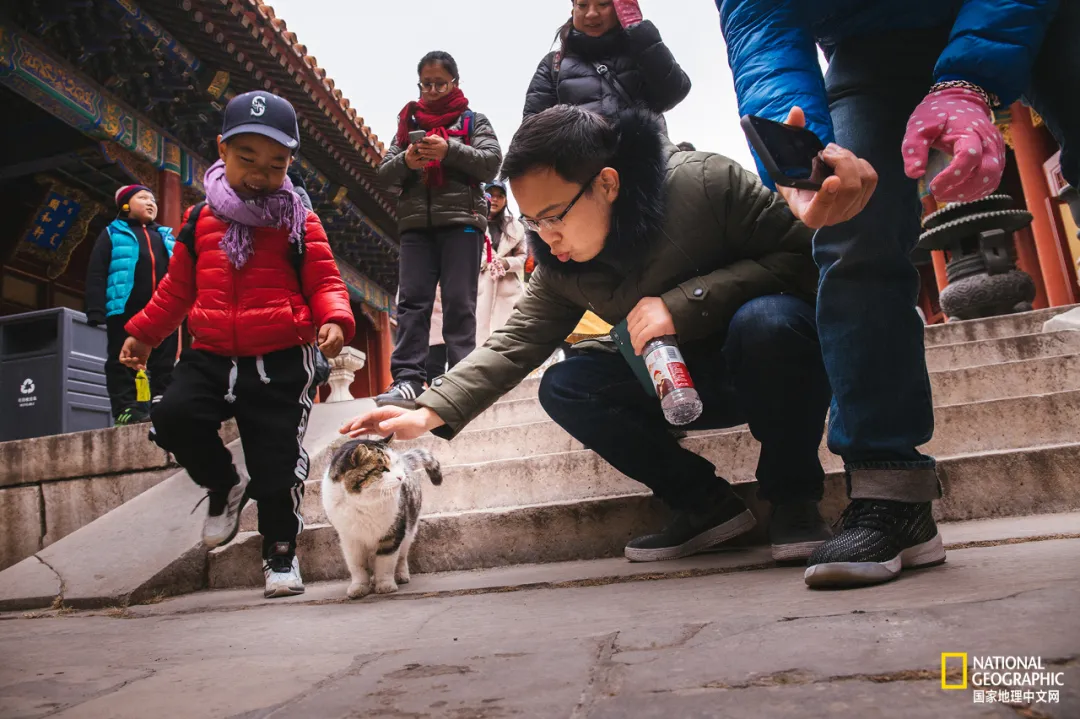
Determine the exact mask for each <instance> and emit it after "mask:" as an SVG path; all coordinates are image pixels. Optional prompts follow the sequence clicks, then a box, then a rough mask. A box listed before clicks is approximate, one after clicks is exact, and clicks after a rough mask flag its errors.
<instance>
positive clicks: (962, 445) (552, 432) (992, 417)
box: [401, 390, 1080, 467]
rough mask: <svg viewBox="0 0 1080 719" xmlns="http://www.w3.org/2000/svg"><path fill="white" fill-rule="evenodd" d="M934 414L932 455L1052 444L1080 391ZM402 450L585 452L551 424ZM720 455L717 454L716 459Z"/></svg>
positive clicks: (440, 453) (731, 436) (456, 454)
mask: <svg viewBox="0 0 1080 719" xmlns="http://www.w3.org/2000/svg"><path fill="white" fill-rule="evenodd" d="M935 416H936V420H937V429H936V432H935V436H934V439H933V440H932V441H931V442H930V444H929V445H928V451H929V452H931V453H933V454H939V455H952V454H958V453H963V452H971V451H981V450H992V449H1008V448H1011V447H1017V446H1022V447H1031V446H1037V445H1043V444H1056V443H1058V442H1061V441H1069V440H1071V439H1076V438H1078V437H1080V430H1078V429H1077V424H1076V422H1078V421H1080V391H1075V390H1074V391H1071V392H1069V391H1067V392H1054V393H1049V394H1042V395H1029V396H1022V397H1010V398H1006V399H1001V400H991V401H988V402H972V403H968V404H955V405H949V406H947V407H939V408H938V409H937V411H936V412H935ZM1051 416H1053V417H1055V418H1057V421H1056V422H1055V421H1045V420H1044V418H1049V417H1051ZM1003 418H1008V421H1007V422H1004V423H1003V421H1002V420H1003ZM1069 418H1072V419H1073V422H1072V423H1071V426H1070V424H1069V423H1067V422H1066V423H1064V426H1062V420H1067V419H1069ZM1063 431H1064V432H1071V434H1068V435H1065V437H1064V438H1062V437H1061V436H1060V433H1061V432H1063ZM702 435H705V436H702ZM714 435H717V433H716V432H704V433H698V436H696V437H691V438H689V439H687V440H686V442H688V443H694V442H698V441H705V439H706V437H712V436H714ZM742 436H745V437H749V432H748V430H745V429H742V430H736V431H730V432H725V433H723V434H720V435H719V436H718V441H722V442H724V443H725V445H726V446H732V445H734V444H735V443H737V442H740V441H749V440H748V439H746V440H743V439H742ZM976 445H977V446H976ZM401 446H402V447H403V448H411V447H423V448H425V449H428V450H430V451H431V452H432V453H434V454H435V456H436V457H438V458H439V460H440V462H442V463H443V465H444V466H446V467H454V466H457V465H466V464H476V463H480V462H493V461H497V460H506V459H515V458H521V457H530V456H535V455H540V454H550V453H553V452H572V451H575V450H580V449H583V448H584V447H583V446H582V445H581V443H580V442H578V441H576V440H575V439H573V438H572V437H571V436H570V435H569V434H567V433H566V432H565V431H564V430H563V429H562V428H561V427H559V426H558V425H557V424H555V422H553V421H550V420H548V421H544V422H534V423H532V424H523V425H515V426H509V427H496V428H492V429H485V430H477V431H466V432H462V433H461V434H460V435H458V437H457V438H455V439H454V441H452V442H449V443H448V442H445V441H443V440H441V439H438V438H436V437H424V438H421V439H418V440H415V441H413V442H402V443H401ZM749 446H750V448H751V450H752V452H753V453H754V454H755V455H756V453H757V445H756V444H755V443H752V444H751V445H749ZM823 450H824V448H823ZM723 454H724V453H723V452H722V453H721V455H722V456H723ZM728 456H730V455H728ZM824 457H825V454H824V453H823V458H824Z"/></svg>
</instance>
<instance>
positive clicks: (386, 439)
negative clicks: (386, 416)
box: [379, 434, 394, 447]
mask: <svg viewBox="0 0 1080 719" xmlns="http://www.w3.org/2000/svg"><path fill="white" fill-rule="evenodd" d="M393 439H394V435H393V434H391V435H390V436H389V437H384V438H382V439H380V440H379V444H380V445H381V446H383V447H389V446H390V442H392V441H393Z"/></svg>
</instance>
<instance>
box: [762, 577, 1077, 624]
mask: <svg viewBox="0 0 1080 719" xmlns="http://www.w3.org/2000/svg"><path fill="white" fill-rule="evenodd" d="M1068 581H1071V580H1068ZM1052 588H1053V586H1052V585H1048V586H1043V587H1032V588H1030V589H1021V590H1020V591H1017V592H1013V593H1012V594H1005V595H1003V596H1000V597H987V598H986V599H971V600H967V601H959V602H950V603H949V604H948V606H952V607H956V606H968V605H974V604H989V603H990V602H1001V601H1004V600H1006V599H1016V598H1017V597H1019V596H1021V595H1023V594H1030V593H1032V592H1041V591H1044V590H1046V589H1052ZM898 611H905V610H904V609H903V608H902V607H886V608H883V609H870V610H865V609H849V610H846V611H843V612H835V613H833V614H808V615H806V616H794V617H780V618H779V619H777V620H775V621H776V622H777V623H782V622H798V621H802V620H805V619H814V620H817V619H836V618H837V617H849V616H851V615H853V614H855V615H860V616H873V615H875V614H893V613H896V612H898Z"/></svg>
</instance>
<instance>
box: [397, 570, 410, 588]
mask: <svg viewBox="0 0 1080 719" xmlns="http://www.w3.org/2000/svg"><path fill="white" fill-rule="evenodd" d="M409 579H410V577H409V570H407V569H406V570H405V571H404V572H395V573H394V580H395V581H396V582H397V583H398V584H408V583H409Z"/></svg>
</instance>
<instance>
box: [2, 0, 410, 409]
mask: <svg viewBox="0 0 1080 719" xmlns="http://www.w3.org/2000/svg"><path fill="white" fill-rule="evenodd" d="M9 7H11V5H9ZM257 89H258V90H266V91H269V92H273V93H275V94H278V95H281V96H282V97H285V98H287V99H288V100H289V101H290V102H292V104H293V105H294V106H295V108H296V111H297V115H298V118H299V120H300V125H301V133H302V142H301V148H300V155H299V157H298V159H297V167H298V168H299V171H300V174H301V176H302V178H303V180H304V183H305V185H306V188H307V190H308V193H309V194H310V195H311V199H312V203H313V205H314V206H315V209H316V211H317V212H318V213H319V216H320V217H321V219H322V221H323V224H324V226H325V227H326V230H327V234H328V235H329V238H330V243H331V245H332V247H333V250H334V254H335V256H336V258H337V262H338V266H339V268H340V269H341V274H342V276H343V278H344V279H345V281H346V283H347V284H348V286H349V291H350V294H351V296H352V300H353V310H354V312H355V314H356V317H357V336H356V340H355V341H354V343H353V347H354V348H355V349H357V350H359V351H360V352H363V353H364V354H365V355H366V366H365V367H364V368H363V369H362V370H361V371H359V372H357V374H356V381H355V382H354V384H353V387H352V394H353V395H354V396H356V397H366V396H372V395H374V394H377V393H378V392H379V391H381V390H382V389H383V388H384V387H385V386H386V385H387V384H389V380H390V367H389V358H390V351H391V349H392V346H393V338H392V330H391V324H392V316H393V315H394V313H395V307H394V290H395V288H396V287H397V266H398V242H397V238H396V222H395V220H394V202H393V199H392V198H391V197H390V196H389V195H388V194H387V193H386V192H384V191H383V190H382V189H381V188H380V186H379V184H378V182H377V179H376V170H377V168H378V165H379V163H380V161H381V159H382V156H383V144H382V143H381V142H380V141H379V139H378V138H377V137H376V136H375V135H374V134H373V133H372V132H371V130H370V129H369V128H368V127H367V126H365V125H364V122H363V118H362V117H360V116H359V115H358V114H357V112H356V109H355V108H353V107H351V106H350V103H349V101H348V100H347V99H345V98H344V97H342V93H341V91H340V90H338V89H336V88H335V87H334V81H333V80H332V79H330V78H329V77H328V76H327V74H326V71H325V70H323V69H322V68H321V67H319V65H318V63H317V62H316V60H315V58H314V57H313V56H311V55H309V54H308V51H307V48H306V47H304V46H303V45H301V44H299V42H298V41H297V38H296V35H295V34H294V33H291V32H289V31H288V29H287V28H286V25H285V22H284V21H283V20H281V19H280V18H277V17H275V15H274V11H273V9H272V8H270V7H269V6H267V5H263V4H262V3H260V2H258V1H257V0H138V2H136V0H94V2H86V1H84V0H32V1H31V0H27V1H26V2H18V3H14V4H13V9H12V10H11V11H10V14H0V135H2V136H3V138H4V153H3V156H2V157H0V315H10V314H15V313H22V312H27V311H32V310H38V309H48V308H53V307H61V306H62V307H70V308H72V309H76V310H80V311H81V310H83V308H84V291H85V287H84V285H85V279H86V271H87V265H88V260H89V256H90V250H91V248H92V246H93V244H94V240H95V238H96V237H97V235H98V234H99V233H100V232H101V230H102V229H103V228H104V227H105V225H106V224H107V223H109V222H110V221H111V220H112V219H113V218H114V217H115V214H116V212H115V206H114V202H113V194H114V193H115V191H116V190H117V188H119V187H120V186H122V185H126V184H131V183H140V184H143V185H146V186H148V187H150V188H153V189H154V190H155V193H156V195H157V199H158V203H159V205H160V209H159V213H158V222H160V223H161V224H163V225H167V226H170V227H173V228H176V229H179V227H180V225H181V218H182V215H183V211H184V209H185V208H187V207H189V206H190V205H192V204H194V203H196V202H198V201H200V200H201V199H202V196H203V189H202V178H203V174H204V173H205V171H206V169H207V167H209V165H210V164H211V163H212V162H213V161H214V160H215V159H216V157H217V149H216V144H215V140H216V136H217V134H218V132H219V128H220V127H221V121H222V110H223V109H224V107H225V104H226V103H227V102H228V100H229V99H230V98H232V97H233V96H235V95H237V94H240V93H243V92H248V91H250V90H257Z"/></svg>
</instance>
